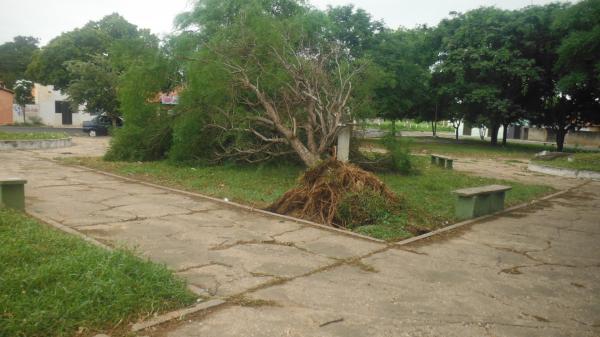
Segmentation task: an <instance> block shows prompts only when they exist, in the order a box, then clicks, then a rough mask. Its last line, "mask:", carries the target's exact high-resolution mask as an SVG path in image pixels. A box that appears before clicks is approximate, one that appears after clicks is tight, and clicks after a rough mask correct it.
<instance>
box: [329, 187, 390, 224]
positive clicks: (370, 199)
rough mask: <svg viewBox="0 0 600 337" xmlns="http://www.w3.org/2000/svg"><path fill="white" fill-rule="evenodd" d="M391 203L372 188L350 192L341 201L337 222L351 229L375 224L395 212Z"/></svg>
mask: <svg viewBox="0 0 600 337" xmlns="http://www.w3.org/2000/svg"><path fill="white" fill-rule="evenodd" d="M394 208H395V206H393V203H390V202H389V201H388V200H386V199H385V197H384V196H382V195H381V194H379V193H376V192H375V191H372V190H364V191H362V192H359V193H358V192H355V193H348V194H346V195H345V196H344V197H343V199H342V201H341V202H340V204H339V206H338V209H337V212H336V217H335V220H336V223H337V224H338V225H340V226H343V227H345V228H349V229H355V228H357V227H361V226H367V225H374V224H377V223H379V222H380V221H382V220H383V219H385V218H387V217H389V216H390V215H392V214H393V213H394V211H395V210H394Z"/></svg>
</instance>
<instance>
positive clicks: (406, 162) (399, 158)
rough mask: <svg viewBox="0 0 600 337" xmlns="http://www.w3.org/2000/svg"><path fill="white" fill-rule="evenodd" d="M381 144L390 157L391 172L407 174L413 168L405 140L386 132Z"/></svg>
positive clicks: (407, 143)
mask: <svg viewBox="0 0 600 337" xmlns="http://www.w3.org/2000/svg"><path fill="white" fill-rule="evenodd" d="M383 145H384V146H385V148H386V149H387V150H388V152H389V155H390V157H391V170H392V171H393V172H398V173H402V174H408V173H410V172H411V171H412V170H413V165H412V162H411V156H410V146H409V142H408V141H407V140H404V139H403V138H398V137H394V136H393V135H392V134H388V135H387V136H386V137H385V138H384V139H383Z"/></svg>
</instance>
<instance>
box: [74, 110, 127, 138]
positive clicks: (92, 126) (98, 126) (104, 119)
mask: <svg viewBox="0 0 600 337" xmlns="http://www.w3.org/2000/svg"><path fill="white" fill-rule="evenodd" d="M112 126H113V124H112V118H110V117H109V116H104V115H100V116H96V117H94V118H93V119H92V120H90V121H86V122H83V132H85V133H87V134H88V135H90V137H96V136H102V135H108V130H109V129H110V128H111V127H112ZM122 126H123V119H121V118H119V117H117V127H118V128H120V127H122Z"/></svg>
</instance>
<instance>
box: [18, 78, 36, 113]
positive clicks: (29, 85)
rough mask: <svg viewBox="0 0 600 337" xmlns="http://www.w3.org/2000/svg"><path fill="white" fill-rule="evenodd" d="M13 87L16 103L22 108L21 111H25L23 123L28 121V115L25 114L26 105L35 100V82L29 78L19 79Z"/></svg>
mask: <svg viewBox="0 0 600 337" xmlns="http://www.w3.org/2000/svg"><path fill="white" fill-rule="evenodd" d="M13 89H14V92H15V98H14V99H15V103H16V104H17V105H18V106H19V107H20V108H21V111H22V112H23V123H26V122H27V116H25V106H26V105H27V104H31V103H33V102H34V98H33V82H31V81H28V80H17V81H16V83H15V86H14V88H13Z"/></svg>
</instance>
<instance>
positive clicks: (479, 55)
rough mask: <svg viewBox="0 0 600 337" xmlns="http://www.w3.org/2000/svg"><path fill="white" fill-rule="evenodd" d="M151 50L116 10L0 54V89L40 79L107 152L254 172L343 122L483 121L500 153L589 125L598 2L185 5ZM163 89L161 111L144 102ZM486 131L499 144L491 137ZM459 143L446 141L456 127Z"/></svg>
mask: <svg viewBox="0 0 600 337" xmlns="http://www.w3.org/2000/svg"><path fill="white" fill-rule="evenodd" d="M175 22H176V25H177V27H178V29H177V31H176V33H174V34H173V35H171V36H167V37H166V38H164V39H163V40H159V39H158V38H157V37H156V36H154V35H152V34H150V33H149V32H148V31H147V30H143V29H138V28H137V27H135V26H134V25H132V24H130V23H128V22H127V21H126V20H125V19H123V18H122V17H121V16H119V15H118V14H112V15H109V16H107V17H105V18H103V19H101V20H100V21H94V22H90V23H88V24H87V25H85V26H84V27H82V28H78V29H75V30H73V31H70V32H66V33H63V34H62V35H60V36H58V37H56V38H55V39H53V40H52V41H50V43H48V45H46V46H44V47H42V48H38V47H37V44H38V42H37V40H36V39H34V38H30V37H17V38H15V40H14V41H13V42H9V43H5V44H4V45H0V81H2V82H4V85H6V86H8V87H11V86H12V85H14V83H16V81H17V80H18V79H22V78H25V79H29V80H35V81H38V82H41V83H44V84H52V85H54V86H55V88H57V89H59V90H62V91H64V92H66V93H67V94H69V96H70V97H71V99H72V100H73V104H77V105H81V104H83V105H85V106H86V108H87V109H89V110H92V111H98V112H104V113H107V114H108V115H111V116H117V115H123V116H124V117H125V120H126V123H125V126H124V128H123V129H121V130H119V131H118V132H116V134H115V137H114V139H113V143H112V146H111V150H110V151H109V154H108V157H109V158H114V159H122V160H123V159H124V160H156V159H162V158H170V159H172V160H176V161H185V160H201V161H210V162H218V161H226V160H242V161H247V162H258V161H265V160H270V159H272V158H289V159H291V160H299V161H300V162H302V163H304V164H305V165H306V166H313V165H315V163H317V162H318V161H320V160H321V159H324V158H326V157H327V156H330V155H332V147H333V145H335V138H336V135H337V133H338V132H339V130H340V126H341V125H343V124H344V123H345V122H347V121H350V120H352V119H363V118H372V117H382V118H385V119H388V120H391V121H395V120H400V119H405V118H412V119H416V120H419V121H427V122H430V123H431V125H432V131H433V132H434V134H435V127H436V123H437V121H442V120H450V121H452V122H453V123H454V125H455V126H456V128H457V129H458V126H459V125H460V123H468V124H469V125H477V126H485V127H486V128H487V129H488V130H489V132H490V134H491V143H492V144H494V145H495V144H497V143H498V142H499V138H500V137H501V142H502V143H505V142H506V138H507V134H506V132H507V129H508V126H509V125H518V124H521V123H524V122H528V123H530V124H532V125H537V126H543V127H547V128H551V129H553V130H554V131H555V134H556V142H557V148H558V150H559V151H561V150H562V149H563V145H564V139H565V135H566V134H567V133H568V132H569V131H572V130H578V129H580V128H582V127H584V126H586V125H589V124H592V123H600V84H599V82H600V59H599V58H598V55H600V1H598V0H584V1H580V2H578V3H576V4H566V3H555V4H549V5H545V6H529V7H525V8H523V9H520V10H502V9H498V8H495V7H482V8H478V9H475V10H472V11H469V12H466V13H451V14H450V16H449V17H448V18H446V19H444V20H442V21H441V22H440V23H439V24H438V25H437V26H435V27H428V26H419V27H416V28H413V29H406V28H399V29H390V28H388V27H386V26H385V24H384V23H383V22H380V21H376V20H373V19H372V17H371V16H370V15H369V14H368V13H367V12H365V11H363V10H361V9H356V8H354V7H353V6H340V7H329V8H328V9H326V10H318V9H315V8H314V7H312V6H310V5H309V4H307V3H306V2H305V1H302V0H250V1H248V0H198V1H197V2H196V4H195V6H194V7H193V9H192V10H190V11H189V12H185V13H182V14H180V15H179V16H177V18H176V19H175ZM173 89H175V90H177V92H179V95H180V102H179V104H178V105H177V106H174V107H165V106H161V105H160V104H157V102H156V99H155V98H156V95H157V93H159V92H169V91H171V90H173ZM500 126H504V128H503V129H504V134H503V135H499V134H498V130H499V128H500ZM457 136H458V130H457Z"/></svg>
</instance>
